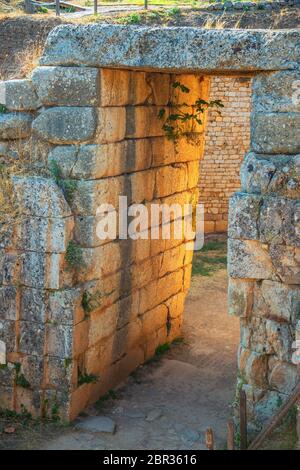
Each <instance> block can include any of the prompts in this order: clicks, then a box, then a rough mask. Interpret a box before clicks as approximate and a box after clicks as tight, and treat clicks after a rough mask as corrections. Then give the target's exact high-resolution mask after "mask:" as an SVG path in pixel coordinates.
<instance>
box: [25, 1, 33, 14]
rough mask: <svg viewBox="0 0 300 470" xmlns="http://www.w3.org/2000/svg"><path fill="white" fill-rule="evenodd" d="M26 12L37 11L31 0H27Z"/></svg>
mask: <svg viewBox="0 0 300 470" xmlns="http://www.w3.org/2000/svg"><path fill="white" fill-rule="evenodd" d="M25 12H26V13H29V14H30V15H32V14H33V13H34V12H35V6H34V5H33V3H32V2H31V1H30V0H25Z"/></svg>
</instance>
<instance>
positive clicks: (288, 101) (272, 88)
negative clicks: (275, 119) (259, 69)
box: [252, 71, 300, 113]
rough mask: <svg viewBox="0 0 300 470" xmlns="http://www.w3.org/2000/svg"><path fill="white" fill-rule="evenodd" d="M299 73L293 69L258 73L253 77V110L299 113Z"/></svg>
mask: <svg viewBox="0 0 300 470" xmlns="http://www.w3.org/2000/svg"><path fill="white" fill-rule="evenodd" d="M299 79H300V73H299V72H295V71H286V72H273V73H268V74H259V75H257V76H256V77H255V78H254V79H253V95H252V103H253V111H255V112H257V113H263V112H267V113H270V112H271V113H299V112H300V100H299V95H300V93H299V89H300V87H299V83H297V81H299Z"/></svg>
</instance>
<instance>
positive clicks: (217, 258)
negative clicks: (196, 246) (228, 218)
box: [192, 241, 227, 276]
mask: <svg viewBox="0 0 300 470" xmlns="http://www.w3.org/2000/svg"><path fill="white" fill-rule="evenodd" d="M226 266H227V244H226V242H222V241H208V242H206V243H205V245H204V247H203V248H202V249H201V250H200V251H197V252H195V254H194V261H193V271H192V272H193V275H195V276H211V275H212V274H213V273H215V272H216V271H219V270H220V269H226Z"/></svg>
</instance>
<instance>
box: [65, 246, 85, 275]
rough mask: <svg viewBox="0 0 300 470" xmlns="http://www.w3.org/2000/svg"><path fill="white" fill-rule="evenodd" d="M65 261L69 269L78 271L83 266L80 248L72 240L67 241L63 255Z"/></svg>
mask: <svg viewBox="0 0 300 470" xmlns="http://www.w3.org/2000/svg"><path fill="white" fill-rule="evenodd" d="M65 260H66V262H67V265H68V267H69V268H70V269H74V270H75V271H79V270H80V268H82V267H83V266H84V261H83V254H82V248H81V246H80V245H78V244H77V243H76V242H74V241H73V240H70V241H69V244H68V247H67V251H66V254H65Z"/></svg>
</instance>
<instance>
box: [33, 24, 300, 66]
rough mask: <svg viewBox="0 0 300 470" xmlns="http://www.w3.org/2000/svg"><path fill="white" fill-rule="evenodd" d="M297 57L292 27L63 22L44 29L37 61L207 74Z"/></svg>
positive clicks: (299, 49)
mask: <svg viewBox="0 0 300 470" xmlns="http://www.w3.org/2000/svg"><path fill="white" fill-rule="evenodd" d="M103 44H105V45H106V47H103ZM208 44H209V47H207V45H208ZM299 58H300V45H299V32H298V31H296V30H293V31H255V30H251V31H243V30H234V31H230V30H201V29H197V28H176V27H175V28H158V27H156V28H148V27H146V28H145V27H137V28H131V27H128V26H115V25H89V26H73V25H64V26H62V27H58V28H56V29H55V30H53V31H52V32H51V33H50V35H49V37H48V40H47V44H46V49H45V53H44V56H43V58H42V59H41V63H42V64H43V65H64V66H66V65H70V64H78V65H87V66H91V67H108V68H113V67H115V68H138V69H141V70H145V69H146V70H149V69H152V70H157V69H159V70H161V71H184V72H196V71H199V72H202V73H203V72H208V73H209V72H213V71H215V72H226V71H230V72H232V71H259V70H270V71H273V70H286V69H298V68H299Z"/></svg>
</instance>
